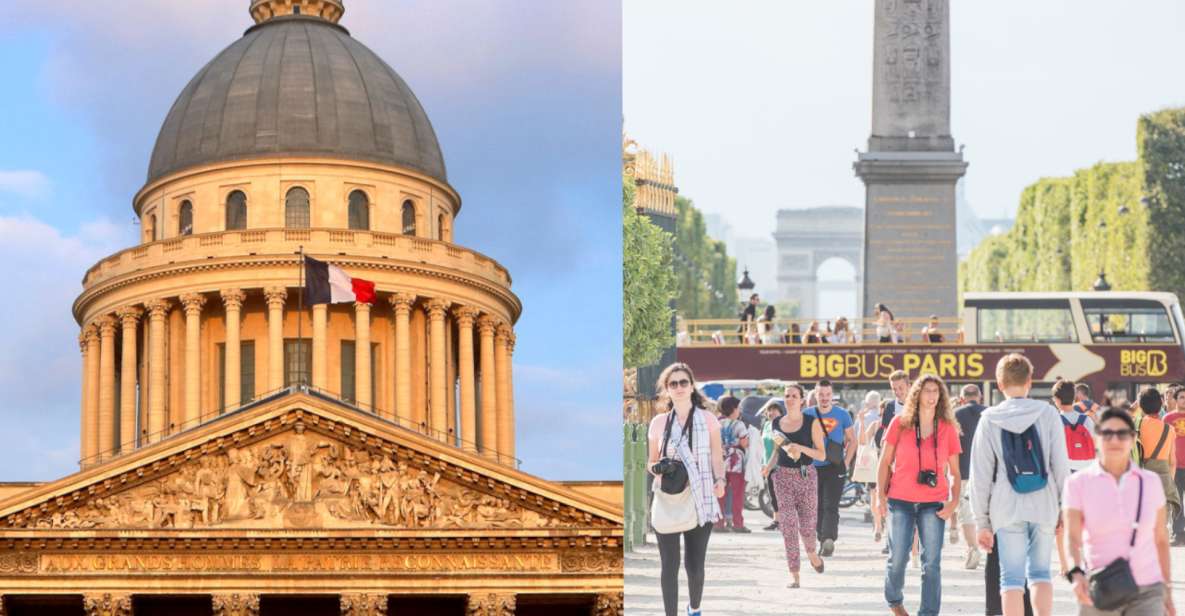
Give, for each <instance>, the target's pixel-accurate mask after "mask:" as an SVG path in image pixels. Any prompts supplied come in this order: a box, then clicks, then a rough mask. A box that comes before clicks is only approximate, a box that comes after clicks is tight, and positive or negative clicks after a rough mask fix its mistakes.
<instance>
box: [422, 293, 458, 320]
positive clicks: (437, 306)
mask: <svg viewBox="0 0 1185 616" xmlns="http://www.w3.org/2000/svg"><path fill="white" fill-rule="evenodd" d="M451 305H452V303H451V302H449V301H448V300H443V299H440V298H439V297H434V298H432V299H430V300H428V304H427V306H425V309H426V310H427V311H428V318H430V319H432V320H433V321H436V320H439V319H443V318H444V313H445V312H446V311H447V310H448V308H449V306H451Z"/></svg>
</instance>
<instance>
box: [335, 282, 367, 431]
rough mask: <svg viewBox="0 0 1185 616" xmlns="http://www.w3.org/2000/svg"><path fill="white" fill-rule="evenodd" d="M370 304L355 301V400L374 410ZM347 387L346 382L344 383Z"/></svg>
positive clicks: (364, 407)
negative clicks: (371, 371)
mask: <svg viewBox="0 0 1185 616" xmlns="http://www.w3.org/2000/svg"><path fill="white" fill-rule="evenodd" d="M371 376H372V375H371V374H370V304H365V303H362V302H355V303H354V402H355V403H356V404H357V405H358V406H359V407H360V408H363V409H366V410H368V411H370V412H372V413H373V412H374V400H372V399H371V395H370V380H371ZM342 389H345V383H342Z"/></svg>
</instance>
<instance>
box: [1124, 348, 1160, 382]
mask: <svg viewBox="0 0 1185 616" xmlns="http://www.w3.org/2000/svg"><path fill="white" fill-rule="evenodd" d="M1168 372H1169V358H1168V355H1167V354H1166V353H1165V352H1164V351H1157V350H1147V351H1137V350H1130V349H1129V350H1125V351H1120V353H1119V375H1120V376H1164V375H1166V374H1168Z"/></svg>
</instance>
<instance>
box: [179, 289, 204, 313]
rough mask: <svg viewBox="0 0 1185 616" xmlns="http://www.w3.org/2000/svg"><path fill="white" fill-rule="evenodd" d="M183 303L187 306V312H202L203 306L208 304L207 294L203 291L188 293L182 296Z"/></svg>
mask: <svg viewBox="0 0 1185 616" xmlns="http://www.w3.org/2000/svg"><path fill="white" fill-rule="evenodd" d="M179 299H180V300H181V305H182V306H184V307H185V314H187V315H189V314H193V315H196V314H201V312H202V306H205V305H206V296H205V295H202V294H201V293H186V294H184V295H182V296H181V297H180V298H179Z"/></svg>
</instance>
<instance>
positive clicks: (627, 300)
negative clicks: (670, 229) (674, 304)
mask: <svg viewBox="0 0 1185 616" xmlns="http://www.w3.org/2000/svg"><path fill="white" fill-rule="evenodd" d="M636 194H637V191H636V187H635V186H634V181H633V179H632V178H629V177H625V178H623V190H622V213H621V216H622V219H623V230H622V237H623V250H624V254H623V255H622V262H623V268H622V271H623V274H622V278H623V280H622V282H623V292H622V298H623V303H624V305H623V306H622V309H623V313H622V316H623V322H624V332H623V337H624V347H625V357H624V364H625V366H626V367H627V368H637V367H639V366H645V365H648V364H652V363H654V362H656V361H658V360H659V358H660V357H662V352H663V350H664V349H667V348H669V347H671V346H673V345H674V343H675V340H674V336H673V335H672V332H671V318H672V316H673V310H672V309H671V300H672V299H674V297H675V274H674V259H673V256H674V255H673V251H672V247H671V240H672V237H671V235H670V234H669V233H667V232H666V231H663V230H662V229H660V228H659V227H658V226H657V225H655V224H654V223H652V222H650V220H649V219H648V218H647V217H646V216H645V215H644V214H639V213H638V212H637V210H635V209H634V197H635V195H636Z"/></svg>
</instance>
